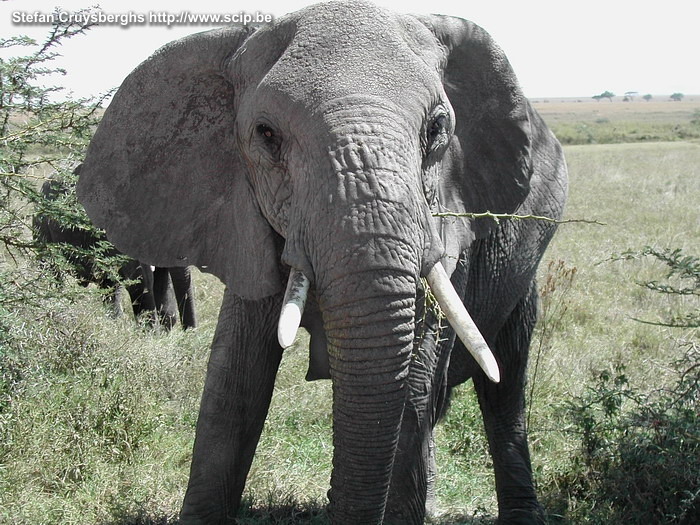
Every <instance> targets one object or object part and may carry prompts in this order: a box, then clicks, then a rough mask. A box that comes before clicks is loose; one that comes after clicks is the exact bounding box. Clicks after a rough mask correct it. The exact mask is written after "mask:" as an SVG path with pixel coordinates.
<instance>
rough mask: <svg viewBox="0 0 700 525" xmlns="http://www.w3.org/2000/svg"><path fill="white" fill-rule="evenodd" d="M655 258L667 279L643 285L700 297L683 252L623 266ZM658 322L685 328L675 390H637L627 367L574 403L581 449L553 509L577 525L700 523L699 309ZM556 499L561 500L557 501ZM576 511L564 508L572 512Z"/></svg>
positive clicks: (692, 261)
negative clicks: (630, 378)
mask: <svg viewBox="0 0 700 525" xmlns="http://www.w3.org/2000/svg"><path fill="white" fill-rule="evenodd" d="M643 257H652V258H655V259H656V260H658V261H661V262H662V263H663V264H665V265H666V266H667V267H668V271H667V273H666V274H665V276H664V277H665V278H664V279H663V280H660V281H657V280H653V281H646V282H640V283H638V284H640V285H641V286H643V287H645V288H647V289H649V290H651V291H654V292H657V293H662V294H669V295H671V296H675V297H688V296H694V297H697V296H698V295H700V271H699V270H700V264H699V262H698V259H697V258H696V257H693V256H688V255H685V254H684V253H683V252H682V251H681V250H657V249H654V248H651V247H646V248H644V249H642V250H640V251H634V252H631V251H630V252H625V253H624V254H622V255H621V256H617V257H615V259H623V260H631V259H639V258H643ZM683 304H684V305H685V307H686V308H690V309H691V311H690V312H689V313H686V314H685V315H680V316H679V315H672V316H671V317H670V318H668V319H665V320H660V321H644V322H653V324H659V325H662V326H664V327H673V328H679V327H680V328H684V329H686V330H687V334H686V335H687V336H688V338H687V339H681V340H679V341H678V342H677V344H678V345H679V346H680V347H681V348H682V349H683V350H684V352H683V356H682V358H681V359H679V360H677V361H676V362H674V363H673V364H672V370H673V371H674V376H675V379H674V381H673V382H672V384H671V385H670V386H667V387H664V388H660V389H655V390H652V391H647V390H646V389H645V388H644V385H639V386H635V385H632V384H630V381H629V379H628V377H627V375H626V373H625V366H623V365H616V366H615V367H614V368H613V370H602V371H598V372H595V373H594V374H593V378H592V381H593V386H591V387H589V388H587V389H586V391H585V392H584V393H583V394H582V395H580V396H577V397H575V398H574V399H573V400H571V401H570V402H568V403H567V404H566V406H565V417H566V418H567V419H568V420H569V421H570V422H571V428H570V431H571V433H572V434H574V435H575V436H576V439H577V441H578V443H579V452H578V454H576V455H575V457H574V459H573V461H572V463H571V468H570V469H569V471H568V472H563V473H561V474H560V475H559V476H558V478H557V479H556V485H557V490H558V491H560V492H561V494H560V495H559V496H558V499H559V500H560V501H559V502H558V503H556V502H550V504H551V505H552V506H554V507H558V508H557V511H558V513H559V514H560V515H562V516H565V517H566V518H567V519H568V520H570V522H575V523H645V522H647V523H648V522H651V523H669V524H670V523H678V524H690V523H698V522H699V521H700V343H699V342H698V339H697V335H698V333H697V327H698V326H699V325H700V323H699V322H698V321H699V317H698V315H697V309H695V310H693V309H692V308H693V305H692V304H688V303H683ZM554 499H557V498H556V497H555V498H554ZM567 506H568V508H561V507H567Z"/></svg>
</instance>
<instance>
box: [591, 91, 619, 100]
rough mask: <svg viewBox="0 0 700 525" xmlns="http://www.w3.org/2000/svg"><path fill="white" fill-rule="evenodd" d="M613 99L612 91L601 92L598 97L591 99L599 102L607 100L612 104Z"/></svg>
mask: <svg viewBox="0 0 700 525" xmlns="http://www.w3.org/2000/svg"><path fill="white" fill-rule="evenodd" d="M613 97H615V93H613V92H612V91H603V92H602V93H601V94H600V95H594V96H593V97H592V98H593V100H597V101H598V102H600V101H601V100H602V99H604V98H607V99H608V100H609V101H610V102H612V99H613Z"/></svg>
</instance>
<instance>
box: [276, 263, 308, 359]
mask: <svg viewBox="0 0 700 525" xmlns="http://www.w3.org/2000/svg"><path fill="white" fill-rule="evenodd" d="M308 293H309V279H308V278H307V277H306V276H305V275H304V274H303V273H302V272H301V270H297V269H296V268H292V271H291V272H290V273H289V281H287V290H286V291H285V292H284V302H283V303H282V312H281V313H280V321H279V324H278V325H277V340H278V341H279V343H280V345H281V346H282V348H288V347H290V346H292V344H293V343H294V339H296V336H297V330H299V325H300V324H301V314H302V313H304V305H305V304H306V295H307V294H308Z"/></svg>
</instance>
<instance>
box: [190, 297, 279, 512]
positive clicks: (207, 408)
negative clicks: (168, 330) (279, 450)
mask: <svg viewBox="0 0 700 525" xmlns="http://www.w3.org/2000/svg"><path fill="white" fill-rule="evenodd" d="M281 301H282V297H281V296H275V297H271V298H266V299H262V300H259V301H244V300H242V299H240V298H239V297H236V296H235V295H233V294H232V293H230V292H228V291H227V292H226V294H225V296H224V301H223V305H222V307H221V313H220V315H219V323H218V326H217V329H216V335H215V337H214V342H213V344H212V349H211V356H210V358H209V366H208V370H207V378H206V383H205V386H204V394H203V395H202V402H201V405H200V410H199V420H198V421H197V433H196V437H195V444H194V454H193V458H192V468H191V471H190V481H189V486H188V488H187V493H186V494H185V500H184V503H183V507H182V512H181V516H180V520H181V521H180V522H181V523H182V524H183V525H184V524H193V523H198V524H199V523H201V524H204V523H206V524H218V523H234V519H235V516H236V513H237V511H238V507H239V505H240V500H241V494H242V493H243V488H244V486H245V480H246V476H247V475H248V471H249V469H250V465H251V463H252V461H253V455H254V453H255V448H256V446H257V443H258V440H259V438H260V433H261V432H262V428H263V423H264V421H265V417H266V416H267V411H268V408H269V405H270V399H271V397H272V390H273V386H274V382H275V375H276V372H277V368H278V367H279V363H280V359H281V357H282V349H281V347H280V346H279V344H278V343H277V339H276V335H275V334H276V322H277V318H278V316H279V311H280V306H281Z"/></svg>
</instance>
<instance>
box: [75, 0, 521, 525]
mask: <svg viewBox="0 0 700 525" xmlns="http://www.w3.org/2000/svg"><path fill="white" fill-rule="evenodd" d="M529 155H530V125H529V110H528V105H527V102H526V100H525V98H524V97H523V95H522V93H521V91H520V90H519V88H518V85H517V82H516V80H515V77H514V74H513V72H512V71H511V68H510V66H509V64H508V62H507V60H506V59H505V57H504V55H503V53H502V52H501V51H500V50H499V49H498V48H497V47H496V45H495V44H494V43H493V42H492V40H491V38H490V37H489V36H488V35H487V34H486V33H485V32H484V31H483V30H482V29H481V28H479V27H477V26H475V25H474V24H472V23H470V22H467V21H464V20H460V19H455V18H451V17H441V16H424V17H423V16H418V17H417V16H405V15H395V14H391V13H388V12H386V11H384V10H381V9H378V8H376V7H374V6H373V5H371V4H365V3H344V2H339V3H329V4H322V5H319V6H314V7H312V8H309V9H306V10H303V11H300V12H298V13H295V14H292V15H289V16H287V17H284V18H281V19H279V20H278V21H276V22H275V23H274V24H271V25H269V26H265V27H262V28H260V29H258V30H249V29H246V28H239V27H229V28H223V29H219V30H214V31H209V32H205V33H200V34H196V35H193V36H191V37H188V38H185V39H182V40H179V41H176V42H174V43H172V44H170V45H168V46H166V47H164V48H163V49H161V50H160V51H158V52H157V53H156V54H155V55H154V56H153V57H151V58H150V59H149V60H147V61H146V62H145V63H143V64H142V65H141V66H139V67H138V68H137V69H136V70H135V71H134V72H133V73H132V74H131V75H130V76H129V77H128V78H127V79H126V80H125V81H124V84H123V85H122V87H121V88H120V90H119V91H118V93H117V94H116V95H115V97H114V100H113V102H112V104H111V105H110V107H109V109H108V111H107V112H106V114H105V116H104V119H103V121H102V123H101V125H100V127H99V129H98V130H97V132H96V134H95V137H94V139H93V141H92V143H91V145H90V148H89V151H88V154H87V158H86V160H85V164H84V167H83V173H82V175H81V178H80V183H79V196H80V199H81V201H82V202H83V204H84V205H85V208H86V209H87V211H88V214H89V215H90V217H91V218H92V219H93V220H94V221H95V223H97V224H98V225H99V226H101V227H104V228H105V229H106V231H107V233H108V236H109V238H110V239H111V240H112V241H113V242H114V243H115V245H116V246H117V247H118V248H119V249H120V250H122V251H124V252H125V253H128V254H130V255H131V256H133V257H135V258H138V259H139V260H141V261H145V262H148V263H150V264H153V265H157V266H176V265H197V266H200V267H202V268H205V269H206V270H207V271H209V272H211V273H214V274H216V275H217V276H219V277H220V278H221V279H222V280H223V281H224V282H225V284H226V285H227V287H228V288H229V290H231V291H232V292H234V293H235V294H237V295H239V296H241V297H244V298H247V299H258V298H264V297H267V296H270V295H273V294H277V293H281V292H282V291H283V290H284V289H285V279H286V275H287V273H288V272H289V273H290V274H291V279H290V281H292V284H290V286H289V289H290V291H289V293H288V295H291V296H295V295H297V296H298V295H299V292H298V291H297V289H296V288H295V286H294V284H293V283H294V282H301V283H302V285H301V288H302V289H303V288H304V286H305V281H307V280H308V281H309V282H310V286H311V288H312V290H313V293H312V297H313V301H314V311H317V312H320V315H321V317H322V323H319V325H320V326H322V329H323V330H324V332H325V333H324V334H323V335H324V338H325V340H327V343H328V357H329V371H330V376H331V377H332V379H333V382H334V428H335V435H336V438H335V443H336V459H335V461H334V473H333V480H332V486H333V491H334V492H336V493H337V494H343V495H346V496H347V497H345V496H343V497H340V496H339V497H337V498H335V499H334V505H335V506H336V508H335V513H336V516H342V515H344V513H345V514H347V515H352V513H355V514H354V515H355V518H357V514H356V512H357V509H365V510H366V511H367V517H369V516H375V517H376V516H377V512H379V511H378V510H377V509H382V508H383V507H382V506H383V504H384V500H385V498H386V490H383V491H382V490H380V491H378V492H377V493H376V494H375V493H374V492H373V493H372V494H369V493H368V492H367V491H366V490H365V489H366V487H368V486H377V485H379V486H383V487H384V488H385V489H386V487H387V486H388V483H389V476H390V471H391V466H392V458H393V450H394V449H395V447H396V439H397V434H398V426H399V424H400V421H401V417H402V410H403V406H404V398H405V385H404V381H405V378H406V376H407V370H408V367H409V363H410V360H411V352H412V345H413V340H414V327H415V320H414V317H415V301H416V293H417V287H418V286H419V278H420V277H421V276H428V277H429V281H430V282H431V285H432V286H433V288H435V289H437V290H443V288H444V291H442V292H439V291H438V295H440V296H441V297H443V299H442V301H443V302H444V303H452V305H451V306H449V305H447V304H446V305H445V308H446V309H447V310H450V309H451V308H453V309H455V310H456V312H455V313H454V314H450V315H455V316H462V317H463V318H464V317H465V316H466V312H465V311H464V308H463V307H462V306H461V302H460V301H459V300H458V299H457V298H456V297H455V294H454V292H453V291H452V290H451V289H450V288H449V279H448V278H447V277H446V273H445V270H444V269H446V270H447V274H449V273H451V271H452V270H453V269H454V267H455V264H456V261H457V258H458V256H459V254H460V253H461V252H462V251H463V250H465V249H466V248H467V247H468V246H469V245H470V244H471V243H472V241H473V240H474V239H476V238H478V237H480V236H483V235H485V234H486V233H487V232H488V230H489V228H490V227H491V224H490V223H489V222H483V223H479V222H477V221H473V220H470V219H467V218H436V217H434V213H435V212H440V211H451V212H483V211H487V210H489V211H492V212H512V211H514V210H515V209H516V208H517V207H518V205H519V204H520V203H521V202H522V201H523V199H524V198H525V196H526V195H527V193H528V190H529V177H530V157H529ZM290 268H291V269H292V270H291V272H290ZM443 268H444V269H443ZM301 295H303V292H302V293H301ZM293 302H294V301H293V297H292V299H290V303H293ZM301 302H303V301H301ZM455 303H456V304H455ZM302 308H303V307H302ZM285 309H286V310H287V311H289V310H293V309H294V308H293V307H290V306H287V307H285ZM283 317H287V316H286V315H285V316H283ZM291 317H293V314H291ZM467 317H468V316H467ZM462 321H464V322H465V323H466V324H465V325H464V328H463V329H462V330H463V332H465V333H464V334H462V335H464V337H465V338H467V339H469V337H470V336H469V332H470V331H472V330H473V326H469V324H468V319H467V320H466V321H465V320H464V319H463V320H462ZM462 321H455V322H454V324H460V323H462ZM294 331H295V328H294V327H292V328H286V327H284V326H283V327H282V328H281V339H282V340H283V341H282V342H283V343H284V344H287V343H288V342H289V339H290V338H291V337H292V335H290V334H293V333H294ZM473 337H476V339H477V342H473V341H470V342H468V343H467V345H468V346H469V345H471V346H473V347H476V348H475V351H476V352H477V354H479V352H480V351H481V354H480V355H481V357H479V355H477V358H478V359H481V361H482V363H483V366H484V368H485V370H486V372H487V374H489V375H490V376H491V377H492V378H494V379H497V376H498V369H497V367H496V366H495V361H494V360H493V356H492V355H491V354H490V353H489V352H488V350H487V349H486V350H484V349H483V348H481V349H479V348H478V347H479V345H481V344H482V342H479V341H478V335H477V336H473ZM358 400H359V401H358ZM368 446H371V448H372V449H373V450H375V452H373V453H372V454H367V453H366V450H367V448H368ZM376 451H379V452H376ZM370 464H371V465H372V466H371V468H370V467H369V466H368V465H370ZM377 464H378V465H379V467H377ZM348 495H354V496H348ZM375 496H376V497H375ZM353 498H355V499H353ZM350 509H355V510H352V511H351V510H350Z"/></svg>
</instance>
